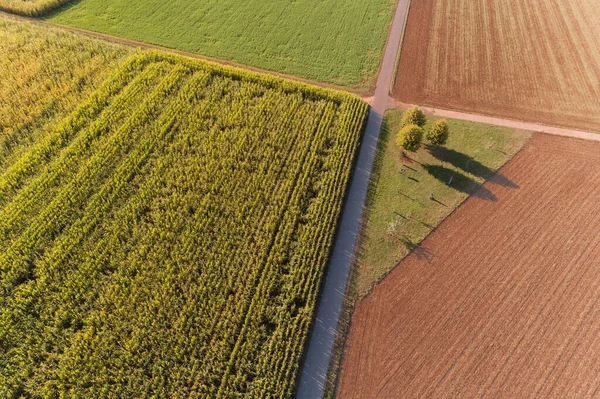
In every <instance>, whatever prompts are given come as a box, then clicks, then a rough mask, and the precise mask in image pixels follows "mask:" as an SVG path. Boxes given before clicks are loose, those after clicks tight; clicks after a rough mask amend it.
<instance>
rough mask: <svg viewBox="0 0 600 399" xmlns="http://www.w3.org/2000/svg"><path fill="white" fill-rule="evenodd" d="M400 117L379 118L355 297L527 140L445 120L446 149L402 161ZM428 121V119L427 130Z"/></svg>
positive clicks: (518, 133) (421, 152)
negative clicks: (447, 132) (397, 136)
mask: <svg viewBox="0 0 600 399" xmlns="http://www.w3.org/2000/svg"><path fill="white" fill-rule="evenodd" d="M401 117H402V111H400V110H391V111H388V113H387V114H386V116H385V119H384V125H383V129H384V130H383V132H382V135H381V139H380V143H379V148H378V154H377V158H376V164H375V168H374V174H373V177H372V181H371V187H370V191H369V198H368V200H367V209H368V210H367V221H366V225H365V232H364V236H363V238H362V240H361V252H360V255H359V257H358V265H357V267H356V270H355V285H356V293H357V295H358V296H363V295H365V294H366V293H368V292H369V291H370V290H371V287H372V286H373V284H375V283H377V282H378V281H379V280H381V278H382V277H383V276H384V275H386V274H387V273H388V272H389V271H390V270H391V269H392V268H393V267H394V266H396V264H397V263H398V262H399V261H400V260H401V259H402V258H404V256H406V255H407V254H408V253H409V252H410V251H411V250H413V249H414V248H416V247H417V244H418V243H420V242H421V240H423V238H425V236H427V234H429V233H430V232H431V230H432V229H433V228H434V227H435V226H437V225H438V224H439V223H440V222H441V221H442V220H443V219H444V218H445V217H447V216H448V214H450V213H451V212H452V211H453V210H454V209H455V208H456V206H458V205H459V204H460V203H461V202H462V201H464V199H465V198H466V197H467V196H468V195H469V194H471V193H473V192H474V191H475V190H476V189H477V188H478V187H479V186H480V185H481V183H483V182H484V181H485V180H486V179H487V178H489V177H490V176H491V175H492V174H493V173H494V171H496V170H497V169H498V168H499V167H500V166H502V165H503V164H504V163H505V162H506V161H507V160H509V159H510V158H512V156H513V155H514V154H515V153H516V152H517V151H518V150H519V149H520V148H522V146H523V144H524V142H525V140H526V139H527V138H528V137H529V134H528V133H526V132H522V131H518V130H514V129H509V128H500V127H494V126H490V125H483V124H479V123H473V122H466V121H459V120H449V121H448V122H449V125H450V129H451V135H450V139H449V142H448V144H447V145H446V146H444V147H437V148H435V147H427V146H423V147H422V148H421V149H420V150H419V151H418V152H417V153H413V154H409V155H408V157H409V159H407V158H403V157H402V156H401V155H400V154H401V152H400V149H399V147H398V146H397V145H396V144H395V142H394V141H395V140H394V138H395V134H396V132H397V131H398V130H399V129H400V119H401ZM433 121H435V118H431V117H430V118H429V120H428V124H427V126H430V125H431V124H432V123H433ZM450 179H452V182H451V184H450V185H448V184H447V182H448V181H449V180H450ZM432 194H433V196H434V198H435V199H436V201H432V200H431V199H430V196H431V195H432ZM489 199H490V200H493V198H492V197H490V198H489ZM416 251H419V248H418V247H417V249H416Z"/></svg>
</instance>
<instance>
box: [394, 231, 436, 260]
mask: <svg viewBox="0 0 600 399" xmlns="http://www.w3.org/2000/svg"><path fill="white" fill-rule="evenodd" d="M400 242H402V244H403V245H404V247H405V248H406V249H407V250H408V252H409V253H411V254H415V256H416V257H417V258H418V259H421V260H425V261H426V262H427V263H429V264H431V261H432V260H433V257H434V255H433V252H432V251H431V250H430V249H428V248H426V247H424V246H423V245H421V244H415V243H414V242H412V241H411V240H410V239H409V238H408V237H406V236H402V237H400Z"/></svg>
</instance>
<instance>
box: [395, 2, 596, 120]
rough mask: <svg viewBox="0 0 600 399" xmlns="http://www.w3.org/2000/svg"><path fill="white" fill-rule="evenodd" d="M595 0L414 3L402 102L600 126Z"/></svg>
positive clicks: (399, 87) (401, 75) (398, 91)
mask: <svg viewBox="0 0 600 399" xmlns="http://www.w3.org/2000/svg"><path fill="white" fill-rule="evenodd" d="M599 18H600V2H598V1H597V0H531V1H515V0H511V1H503V2H490V1H488V0H422V1H418V2H413V4H411V9H410V15H409V19H408V25H407V30H406V36H405V40H404V43H403V48H402V54H401V59H400V64H399V69H398V77H397V80H396V85H395V88H394V96H395V97H396V98H398V99H400V100H402V101H404V102H408V103H417V104H426V105H432V106H438V107H440V108H451V109H457V110H464V111H469V112H476V113H483V114H490V115H494V116H500V117H508V118H513V119H519V120H525V121H533V122H540V123H545V124H550V125H557V126H564V127H571V128H579V129H587V130H592V131H596V132H600V102H599V101H597V99H598V98H600V24H598V19H599Z"/></svg>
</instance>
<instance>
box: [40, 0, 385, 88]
mask: <svg viewBox="0 0 600 399" xmlns="http://www.w3.org/2000/svg"><path fill="white" fill-rule="evenodd" d="M394 4H395V2H394V1H393V0H367V1H364V0H349V1H344V2H340V1H337V0H319V1H317V2H316V1H315V0H297V1H263V0H249V1H243V2H240V1H238V0H208V1H206V0H191V1H190V0H174V1H171V2H168V3H167V2H164V1H160V0H144V1H138V2H135V1H129V0H108V1H107V0H85V1H81V2H74V3H73V4H72V5H69V6H66V7H65V8H63V9H62V11H61V12H58V13H55V14H54V15H52V16H50V18H49V19H50V20H51V21H53V22H57V23H61V24H66V25H72V26H76V27H80V28H85V29H89V30H93V31H98V32H105V33H109V34H112V35H116V36H122V37H125V38H130V39H136V40H140V41H144V42H148V43H152V44H158V45H162V46H166V47H170V48H175V49H180V50H185V51H190V52H195V53H199V54H202V55H206V56H210V57H214V58H218V59H223V60H230V61H235V62H237V63H241V64H244V65H249V66H254V67H260V68H264V69H269V70H273V71H278V72H282V73H286V74H291V75H296V76H299V77H302V78H307V79H313V80H318V81H322V82H328V83H334V84H338V85H344V86H351V87H355V88H357V89H358V90H361V91H368V89H369V87H370V86H371V85H373V84H374V81H375V76H376V74H377V69H378V67H379V61H380V58H381V55H382V53H383V47H384V45H385V40H386V36H387V32H388V26H389V24H390V22H391V18H392V12H393V9H394Z"/></svg>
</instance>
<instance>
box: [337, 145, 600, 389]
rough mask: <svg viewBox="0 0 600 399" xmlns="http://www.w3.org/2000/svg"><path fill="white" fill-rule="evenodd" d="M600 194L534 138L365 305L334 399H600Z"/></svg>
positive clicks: (596, 149) (592, 171) (582, 170)
mask: <svg viewBox="0 0 600 399" xmlns="http://www.w3.org/2000/svg"><path fill="white" fill-rule="evenodd" d="M599 183H600V144H597V143H587V142H583V141H578V140H576V139H566V138H557V137H552V136H545V135H535V136H534V137H533V138H532V139H531V141H530V143H529V144H528V146H527V147H526V148H525V149H524V150H523V151H522V152H521V153H519V154H518V155H517V156H516V157H515V158H514V159H513V160H512V161H511V162H510V163H509V164H508V165H507V166H505V167H504V168H503V169H502V170H501V174H500V175H497V176H496V177H494V178H493V179H492V180H491V181H489V182H488V183H486V184H485V185H484V186H483V187H482V188H481V190H480V191H479V192H478V193H476V194H475V195H474V196H473V197H471V198H470V199H469V200H468V201H467V202H466V203H465V204H464V205H463V206H462V207H460V208H459V209H458V210H457V212H456V213H455V214H453V215H452V216H451V217H450V218H449V219H447V220H446V221H445V222H444V223H442V225H441V226H440V227H439V228H438V230H437V231H435V232H434V233H433V234H432V235H431V236H430V237H429V238H428V239H427V240H426V241H424V243H423V244H422V246H421V247H420V248H419V249H417V250H415V251H414V252H413V253H412V254H411V255H410V256H409V257H407V258H406V259H405V260H404V261H403V262H402V263H400V264H399V265H398V266H397V267H396V269H395V270H394V271H393V272H392V273H391V274H390V275H389V277H387V278H386V279H385V280H383V282H382V283H380V285H378V286H376V287H375V289H374V291H373V292H372V293H371V294H370V295H369V296H368V297H366V299H364V300H363V301H362V302H359V303H358V304H357V306H356V311H355V313H354V317H353V320H352V327H351V331H350V335H349V338H348V344H347V345H348V346H347V348H346V354H345V360H344V364H343V369H342V373H341V379H340V385H339V387H338V398H343V399H348V398H400V397H402V398H424V397H428V398H429V397H431V398H470V397H481V396H483V397H502V398H536V397H554V398H590V397H598V395H599V394H600V305H599V302H598V301H599V299H600V245H599V243H600V229H599V228H598V226H599V225H600V208H599V207H598V198H600V184H599Z"/></svg>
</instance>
